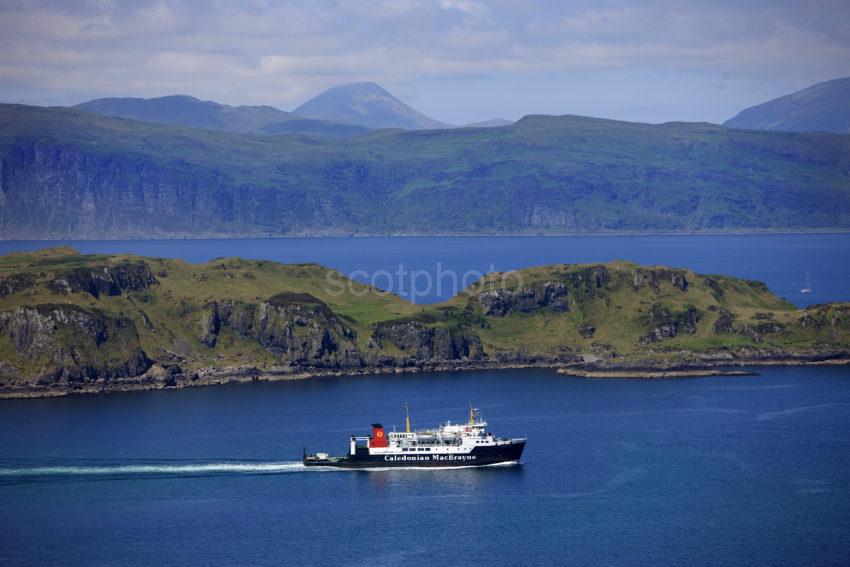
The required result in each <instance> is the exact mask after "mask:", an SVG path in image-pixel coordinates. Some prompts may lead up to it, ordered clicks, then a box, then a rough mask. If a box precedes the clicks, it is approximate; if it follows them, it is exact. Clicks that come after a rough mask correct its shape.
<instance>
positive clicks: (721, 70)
mask: <svg viewBox="0 0 850 567" xmlns="http://www.w3.org/2000/svg"><path fill="white" fill-rule="evenodd" d="M847 29H850V10H848V9H847V4H846V3H845V2H842V1H824V2H760V1H754V2H745V3H742V2H725V1H720V2H667V1H661V0H656V1H650V2H644V3H631V2H605V1H595V2H569V3H566V2H557V1H552V2H547V1H533V2H529V1H525V2H515V1H510V0H495V1H491V2H484V1H477V0H433V1H430V2H428V1H422V2H419V1H412V0H411V1H408V0H371V1H362V2H342V1H334V0H314V1H303V2H263V1H249V2H224V1H220V2H214V3H208V2H200V1H196V2H195V1H190V0H184V1H178V2H145V1H139V2H118V1H115V2H110V1H105V0H104V1H90V2H16V3H10V2H6V3H2V4H0V47H2V50H0V85H1V86H0V98H2V99H3V100H15V101H19V102H30V103H37V104H68V103H74V102H79V101H81V100H85V99H90V98H94V97H99V96H127V95H132V96H157V95H163V94H172V93H187V94H192V95H195V96H198V97H201V98H208V99H214V100H218V101H221V102H226V103H231V104H272V105H275V106H278V107H281V108H284V109H290V108H292V107H294V106H296V105H297V104H298V103H300V102H302V101H303V100H305V99H306V98H308V97H310V96H311V95H313V94H315V93H317V92H319V91H321V90H323V89H324V88H327V87H329V86H332V85H335V84H339V83H343V82H350V81H355V80H375V81H377V82H379V83H382V84H384V85H385V86H386V87H388V88H390V89H391V90H396V91H398V92H400V93H411V94H413V93H417V92H419V93H420V97H421V100H419V101H418V102H421V104H423V105H425V106H426V107H429V108H428V110H430V111H431V112H434V113H436V117H437V118H441V119H444V120H452V119H456V117H454V116H450V115H449V114H450V113H453V112H454V113H457V112H459V111H458V110H457V108H450V107H448V105H447V104H446V103H440V102H435V101H436V100H437V98H435V97H428V95H426V94H421V93H423V92H428V91H429V89H427V88H422V87H423V85H425V84H426V83H433V82H435V81H446V82H447V83H446V84H447V85H449V84H450V85H451V88H453V89H455V90H456V92H457V93H458V95H457V96H456V97H455V101H456V102H455V105H454V106H455V107H456V106H457V105H462V104H469V105H470V106H474V102H472V101H471V100H466V99H465V98H464V87H463V85H464V81H472V80H481V79H490V80H493V81H496V82H499V81H503V82H507V81H516V80H517V79H520V80H523V78H527V79H526V80H527V84H528V87H529V88H534V87H535V84H537V83H540V84H542V82H541V81H544V80H545V81H551V78H552V77H553V76H554V77H556V78H557V77H563V81H565V84H566V82H567V81H570V80H576V78H581V79H583V80H594V79H593V77H595V76H597V75H596V74H598V71H600V70H617V69H622V70H626V69H627V70H629V71H630V72H631V73H632V74H631V75H630V77H634V76H636V75H635V74H634V71H636V70H639V71H641V72H642V74H641V75H640V76H641V77H643V78H642V79H641V82H640V84H638V85H636V88H637V89H641V90H643V91H645V96H646V97H648V98H646V99H645V100H641V101H637V102H636V104H635V105H636V106H642V107H650V106H653V107H654V106H658V107H659V108H663V106H664V104H665V103H666V102H667V101H665V100H664V96H663V95H664V93H662V92H658V93H657V95H658V96H657V97H656V98H657V99H658V100H653V99H652V97H651V96H649V95H651V92H652V90H653V89H660V88H662V87H661V86H660V85H661V84H666V81H667V79H664V80H661V79H660V78H663V77H666V75H668V74H669V73H671V72H673V73H682V74H683V76H689V75H693V74H698V75H702V76H704V77H707V79H706V81H705V82H707V83H710V84H724V85H727V86H729V87H728V91H729V93H732V94H728V95H727V96H730V97H731V96H733V95H734V93H739V97H740V98H741V103H743V102H744V101H745V100H746V99H747V97H748V96H752V97H753V98H755V97H756V96H763V95H765V94H768V93H769V94H781V93H782V92H786V91H787V90H792V89H794V88H801V87H804V86H807V85H808V84H811V83H813V82H817V81H819V80H825V79H828V78H833V77H837V76H843V75H850V39H848V35H850V34H847V33H846V30H847ZM708 79H710V80H708ZM654 81H655V82H654ZM547 84H548V83H547ZM653 85H655V86H653ZM754 85H755V86H754ZM609 86H610V83H600V85H599V88H600V89H601V88H608V87H609ZM447 88H448V87H447ZM753 90H759V91H763V92H759V93H755V92H753ZM469 92H472V91H469ZM476 96H477V95H476ZM519 96H520V97H521V96H522V93H519ZM553 96H554V95H553ZM559 96H563V94H560V95H559ZM470 97H471V95H470ZM569 104H570V101H569V100H566V101H565V105H566V106H569ZM729 104H732V103H731V99H730V103H729ZM626 105H627V101H625V100H623V101H622V102H621V103H619V106H626ZM633 106H634V105H633ZM606 109H607V110H608V111H613V109H614V107H610V108H608V107H604V106H600V107H599V109H598V110H597V111H596V113H597V114H600V115H605V113H606ZM569 110H570V109H569V108H565V109H564V111H565V112H567V111H569ZM694 110H697V109H694ZM518 111H519V106H514V107H512V108H510V109H507V110H506V112H505V113H504V114H507V113H509V112H518ZM473 112H474V110H473V109H472V108H470V109H469V113H470V114H469V117H470V118H471V119H472V118H482V117H480V116H474V114H473ZM715 112H717V113H719V112H721V111H720V110H719V109H716V110H715ZM724 112H725V110H724ZM662 114H663V112H661V111H660V112H659V116H660V115H662ZM694 118H695V119H696V118H700V116H694Z"/></svg>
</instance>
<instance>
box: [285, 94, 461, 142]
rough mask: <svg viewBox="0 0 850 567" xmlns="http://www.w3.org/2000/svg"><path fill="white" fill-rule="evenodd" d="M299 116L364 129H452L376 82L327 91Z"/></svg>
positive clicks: (298, 110) (306, 105)
mask: <svg viewBox="0 0 850 567" xmlns="http://www.w3.org/2000/svg"><path fill="white" fill-rule="evenodd" d="M293 112H294V113H295V114H298V115H300V116H306V117H307V118H315V119H317V120H330V121H332V122H341V123H343V124H358V125H360V126H366V127H367V128H404V129H406V130H423V129H436V128H451V127H452V126H450V125H449V124H444V123H442V122H439V121H437V120H434V119H433V118H428V117H427V116H425V115H424V114H422V113H421V112H418V111H416V110H414V109H413V108H411V107H409V106H408V105H406V104H404V103H403V102H401V101H400V100H398V99H397V98H395V97H394V96H393V95H391V94H390V93H388V92H387V91H385V90H384V89H382V88H381V87H380V86H378V85H376V84H375V83H352V84H350V85H340V86H338V87H333V88H331V89H328V90H326V91H325V92H323V93H321V94H320V95H318V96H316V97H314V98H311V99H310V100H308V101H307V102H305V103H304V104H302V105H301V106H299V107H298V108H296V109H295V110H294V111H293Z"/></svg>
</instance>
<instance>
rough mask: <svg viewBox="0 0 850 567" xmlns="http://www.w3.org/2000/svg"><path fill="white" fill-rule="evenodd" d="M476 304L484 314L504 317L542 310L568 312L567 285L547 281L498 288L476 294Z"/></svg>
mask: <svg viewBox="0 0 850 567" xmlns="http://www.w3.org/2000/svg"><path fill="white" fill-rule="evenodd" d="M477 299H478V303H479V304H480V305H481V307H482V308H483V309H484V314H485V315H488V316H493V317H504V316H506V315H509V314H511V313H534V312H535V311H539V310H540V309H543V308H549V309H551V310H552V311H555V312H562V311H568V310H569V304H568V303H567V285H566V284H565V283H564V282H560V281H547V282H543V283H541V284H535V285H532V286H523V287H517V288H513V289H510V288H499V289H493V290H488V291H484V292H481V293H480V294H478V297H477Z"/></svg>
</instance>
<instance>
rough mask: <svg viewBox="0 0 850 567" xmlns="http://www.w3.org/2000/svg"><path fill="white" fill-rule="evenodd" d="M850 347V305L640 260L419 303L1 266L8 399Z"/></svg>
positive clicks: (355, 286)
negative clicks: (219, 381) (206, 381)
mask: <svg viewBox="0 0 850 567" xmlns="http://www.w3.org/2000/svg"><path fill="white" fill-rule="evenodd" d="M848 349H850V304H846V303H836V304H828V305H818V306H812V307H809V308H807V309H797V308H795V307H794V306H793V305H791V304H789V303H788V302H786V301H784V300H782V299H780V298H779V297H777V296H776V295H774V294H773V293H771V292H770V290H769V289H767V287H766V286H765V285H764V284H763V283H761V282H757V281H748V280H743V279H738V278H732V277H728V276H722V275H703V274H697V273H694V272H691V271H688V270H683V269H676V268H669V267H664V266H640V265H636V264H632V263H628V262H611V263H607V264H586V265H553V266H541V267H535V268H529V269H523V270H518V271H515V272H507V273H493V274H488V275H486V276H485V277H484V278H482V279H481V280H480V281H479V282H477V283H475V284H473V285H472V286H471V287H469V288H468V289H466V290H464V291H463V292H461V293H460V294H458V295H457V296H455V297H454V298H452V299H450V300H449V301H447V302H444V303H440V304H434V305H414V304H411V303H409V302H408V301H406V300H404V299H402V298H400V297H398V296H396V295H392V294H388V293H385V292H382V291H381V290H378V289H376V288H373V287H370V286H367V285H363V284H360V283H357V282H354V281H352V280H349V279H347V278H346V277H345V276H343V275H342V274H340V273H339V272H336V271H334V270H331V269H328V268H324V267H322V266H319V265H316V264H289V265H287V264H280V263H276V262H269V261H261V260H243V259H239V258H222V259H217V260H213V261H211V262H208V263H206V264H200V265H195V264H189V263H186V262H183V261H180V260H173V259H163V258H142V257H137V256H129V255H81V254H78V253H76V252H75V251H74V250H72V249H69V248H54V249H48V250H41V251H38V252H32V253H25V254H10V255H7V256H3V257H0V388H2V389H3V390H4V391H7V392H15V391H21V392H23V391H41V390H44V391H55V390H59V391H73V390H75V389H80V388H83V389H86V388H88V389H91V388H92V387H100V388H103V389H109V388H110V386H112V385H121V384H127V383H138V384H142V386H144V387H162V386H164V385H165V386H167V385H181V384H183V383H184V382H185V383H189V382H191V381H193V380H201V381H203V377H204V376H205V374H204V372H206V371H208V370H209V369H215V368H218V369H222V368H231V367H240V368H252V369H255V371H256V372H259V373H261V372H263V371H264V370H267V369H280V368H284V369H288V370H287V371H291V372H297V371H307V372H331V371H332V372H343V373H344V372H360V371H378V370H387V369H395V368H417V367H421V368H428V367H436V366H441V365H446V364H449V365H455V366H458V367H463V366H464V365H488V364H490V365H500V364H501V365H511V364H519V363H541V364H547V365H557V364H575V363H579V362H581V361H592V362H593V363H595V364H604V365H608V366H614V367H616V366H622V367H628V366H629V365H639V364H658V363H661V362H664V363H666V364H669V365H673V366H675V365H676V364H697V363H700V362H701V361H702V362H705V361H710V360H717V359H718V357H719V358H720V359H724V360H725V359H728V360H734V359H736V358H738V359H757V358H766V359H771V358H775V359H777V360H780V359H782V358H793V357H800V356H804V357H809V358H812V359H818V358H841V357H845V356H847V353H848Z"/></svg>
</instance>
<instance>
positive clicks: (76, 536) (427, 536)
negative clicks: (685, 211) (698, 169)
mask: <svg viewBox="0 0 850 567" xmlns="http://www.w3.org/2000/svg"><path fill="white" fill-rule="evenodd" d="M56 244H63V245H72V246H75V247H76V248H78V249H79V250H81V251H83V252H108V253H115V252H132V253H136V254H142V255H151V256H165V257H178V258H183V259H185V260H187V261H190V262H204V261H207V260H210V259H212V258H215V257H220V256H243V257H250V258H267V259H272V260H279V261H284V262H318V263H322V264H325V265H328V266H332V267H334V268H337V269H339V270H341V271H343V272H345V273H346V274H351V273H353V272H356V271H359V272H358V273H354V276H355V277H357V278H358V279H360V280H364V281H370V280H372V281H375V283H377V284H378V285H379V286H382V287H384V288H387V287H391V289H392V290H393V291H395V292H400V293H401V294H402V295H405V296H406V297H409V298H410V297H411V289H415V291H416V295H415V297H413V299H415V300H416V301H419V302H427V301H437V300H439V299H445V298H447V297H450V296H451V295H452V293H453V292H454V291H456V290H455V286H454V285H453V282H452V281H451V278H450V277H446V276H445V273H446V272H454V273H455V274H456V275H457V276H458V277H459V279H462V276H463V275H465V274H467V273H471V277H474V276H475V272H485V271H488V270H491V269H495V270H500V271H504V270H509V269H514V268H520V267H524V266H531V265H538V264H547V263H555V262H568V263H573V262H597V261H606V260H613V259H618V258H624V259H629V260H633V261H636V262H641V263H646V264H669V265H674V266H682V267H688V268H692V269H695V270H697V271H702V272H709V273H728V274H733V275H737V276H742V277H747V278H754V279H760V280H763V281H765V282H767V283H768V285H769V286H770V287H771V288H772V289H773V290H774V291H775V292H777V293H778V294H780V295H782V296H785V297H786V298H787V299H789V300H791V301H793V302H795V303H797V304H798V305H804V304H807V303H816V302H824V301H831V300H850V235H759V236H642V237H557V238H556V237H551V238H550V237H541V238H537V237H523V238H486V237H480V238H479V237H475V238H304V239H257V240H184V241H139V240H128V241H81V242H67V241H65V242H61V243H51V242H44V241H40V242H0V253H5V252H9V251H13V250H26V249H34V248H41V247H44V246H49V245H56ZM400 267H401V269H402V270H403V271H406V272H407V275H406V276H404V277H398V276H396V277H393V278H383V277H377V278H376V274H377V275H378V276H381V274H382V273H383V272H381V271H384V272H387V273H391V274H395V273H396V272H397V271H398V270H399V268H400ZM411 271H416V272H417V276H416V277H417V278H418V279H416V280H415V281H412V280H411V279H410V277H411V276H410V272H411ZM807 271H808V272H809V274H810V277H811V281H812V285H813V287H814V289H815V293H814V294H812V295H801V294H800V293H799V289H800V287H802V284H803V281H804V280H805V277H806V272H807ZM441 273H442V274H443V279H442V281H443V284H444V285H442V286H440V287H437V286H436V284H435V281H439V280H440V279H441V278H440V274H441ZM426 276H428V277H430V278H431V282H432V285H431V286H430V288H428V287H427V286H426V285H425V284H426V283H427V278H426ZM405 278H407V279H405ZM412 284H414V285H412ZM399 285H401V286H402V287H401V289H400V288H399ZM760 372H761V373H762V375H761V376H757V377H734V378H703V379H683V380H672V381H632V380H605V381H592V380H581V379H571V378H565V377H561V376H558V375H557V374H555V373H553V372H549V371H501V372H470V373H464V374H452V373H444V374H431V375H407V376H386V377H349V378H327V379H315V380H308V381H303V382H288V383H275V384H245V385H235V386H223V387H213V388H204V389H197V390H182V391H175V392H143V393H128V394H112V395H109V396H86V397H71V398H67V399H53V400H23V401H0V564H42V565H62V564H64V565H92V564H105V565H126V564H150V565H162V564H190V565H210V564H222V563H232V564H240V565H246V564H247V565H251V564H256V565H281V564H286V565H325V564H342V565H347V564H353V565H410V564H424V563H428V564H433V565H444V564H445V565H516V564H536V565H548V564H568V565H646V564H694V565H744V564H747V565H751V564H765V565H846V564H847V563H848V558H850V543H848V542H850V369H848V368H810V369H800V368H768V369H764V370H762V371H760ZM469 400H473V401H474V402H475V403H476V404H477V405H479V406H481V407H482V408H483V409H484V411H485V417H486V418H488V419H489V421H490V423H491V425H492V427H493V428H494V429H495V431H496V432H497V433H499V434H502V435H511V436H517V435H526V436H528V438H529V445H528V447H527V449H526V454H525V456H524V459H523V461H524V462H523V464H522V466H519V467H498V468H489V469H463V470H442V471H421V470H392V471H371V472H362V471H361V472H350V471H317V470H304V469H303V468H302V467H301V466H300V465H299V464H298V462H297V459H298V457H299V456H300V454H301V449H302V446H303V445H305V444H306V445H307V447H308V448H310V449H313V450H322V449H324V450H330V451H331V452H336V453H339V452H344V451H345V449H346V440H347V436H348V435H349V434H350V433H362V432H365V431H366V429H367V427H368V425H369V424H370V423H372V422H373V421H375V420H382V421H383V422H384V424H385V425H389V426H392V425H393V424H395V425H396V426H401V424H402V419H403V416H402V412H401V405H402V403H403V402H404V401H407V402H409V403H410V406H411V408H412V411H413V419H414V424H415V425H418V426H430V425H434V424H436V423H437V422H439V421H442V420H445V419H455V420H459V419H463V417H464V415H465V407H466V404H467V402H468V401H469Z"/></svg>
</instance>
